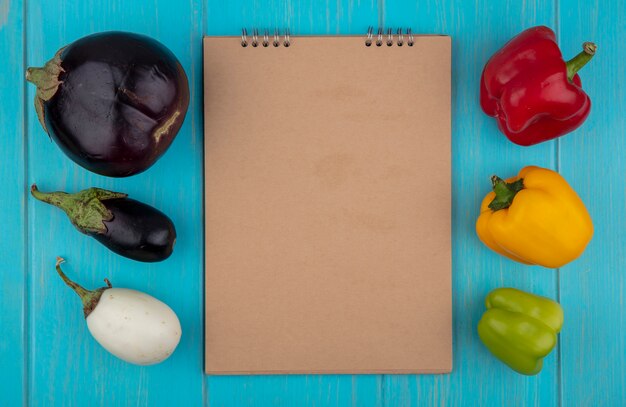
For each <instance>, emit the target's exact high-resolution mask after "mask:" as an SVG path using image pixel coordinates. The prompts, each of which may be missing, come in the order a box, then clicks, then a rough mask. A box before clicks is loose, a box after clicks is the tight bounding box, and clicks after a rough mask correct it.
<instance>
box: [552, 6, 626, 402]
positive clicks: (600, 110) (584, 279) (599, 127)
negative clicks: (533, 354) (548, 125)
mask: <svg viewBox="0 0 626 407" xmlns="http://www.w3.org/2000/svg"><path fill="white" fill-rule="evenodd" d="M559 9H560V21H559V25H558V28H559V33H560V36H559V37H560V45H561V49H562V51H563V54H564V56H566V58H569V57H570V56H573V55H575V54H577V53H578V52H580V49H581V44H582V43H583V41H594V42H596V43H597V44H598V50H599V51H598V53H597V55H596V57H595V58H594V59H593V60H592V61H591V62H590V63H589V64H588V65H587V66H585V67H584V68H583V70H582V71H581V72H580V76H581V79H582V81H583V85H584V87H585V89H586V90H587V92H588V93H589V95H590V97H591V100H592V107H591V113H590V115H589V118H588V119H587V121H586V123H585V124H584V126H582V127H581V128H580V129H579V130H577V131H575V132H574V133H572V134H571V135H569V136H567V137H564V138H562V139H561V140H560V141H559V143H560V145H559V167H560V171H561V173H562V174H563V176H564V177H565V178H566V179H567V180H568V181H570V183H571V184H572V186H574V188H575V189H576V190H577V191H578V193H579V194H580V196H581V198H582V200H583V201H584V202H585V204H586V205H587V208H588V209H589V212H590V214H591V217H592V219H593V221H594V226H595V235H594V238H593V240H592V241H591V243H590V245H589V247H588V248H587V251H586V252H585V254H584V255H583V256H582V257H581V258H580V260H578V261H576V262H574V263H571V264H570V265H567V266H566V267H564V268H563V271H562V273H561V276H560V289H561V303H562V304H563V308H564V310H565V315H566V318H567V319H566V322H565V325H564V327H563V332H562V333H561V344H562V346H561V374H562V388H561V397H562V400H563V405H565V406H575V405H594V406H619V405H625V404H626V302H625V298H624V296H625V291H626V275H625V274H624V271H625V270H626V247H625V243H626V216H625V215H626V190H625V187H624V175H625V174H626V160H625V159H624V157H622V155H623V154H624V153H625V152H626V138H625V131H626V114H625V111H626V87H625V86H624V82H623V80H622V78H624V77H626V67H625V65H624V60H626V47H625V45H624V39H625V38H626V25H625V24H624V21H626V2H625V1H623V0H617V1H610V2H608V1H592V2H590V3H586V5H585V6H584V7H582V6H580V5H579V4H578V2H576V1H572V0H563V1H561V2H560V5H559Z"/></svg>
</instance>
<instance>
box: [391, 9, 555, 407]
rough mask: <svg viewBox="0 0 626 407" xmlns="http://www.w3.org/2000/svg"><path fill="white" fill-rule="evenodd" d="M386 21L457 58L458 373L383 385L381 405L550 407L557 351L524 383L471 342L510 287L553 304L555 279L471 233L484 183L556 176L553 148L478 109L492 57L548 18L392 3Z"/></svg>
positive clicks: (529, 12) (530, 12) (539, 12)
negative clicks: (502, 128) (442, 39)
mask: <svg viewBox="0 0 626 407" xmlns="http://www.w3.org/2000/svg"><path fill="white" fill-rule="evenodd" d="M383 16H384V24H385V25H386V26H388V27H412V28H413V32H417V33H428V34H447V35H451V36H452V48H453V55H452V59H453V68H452V78H453V81H452V90H453V96H452V145H453V147H452V154H453V165H452V166H453V179H452V190H453V203H452V206H453V213H452V219H453V223H452V224H453V233H452V237H453V250H452V252H453V277H452V278H453V291H452V293H453V312H454V370H453V372H452V374H450V375H442V376H388V377H387V379H386V387H385V402H386V404H387V405H390V406H392V405H418V406H419V405H441V406H447V405H463V406H464V405H467V406H475V405H476V406H478V405H481V406H500V405H507V406H515V405H524V406H525V405H541V406H550V405H556V404H557V402H558V358H557V356H556V355H557V353H558V351H554V352H553V353H552V354H551V355H550V356H549V357H548V358H547V359H546V360H545V366H544V369H543V371H542V372H541V374H539V375H538V376H535V377H525V376H521V375H518V374H517V373H515V372H513V371H512V370H510V369H508V368H507V367H506V366H505V365H503V364H502V363H500V362H499V361H498V360H497V359H495V358H494V357H493V356H492V355H491V354H490V353H489V352H488V351H487V349H486V348H485V347H484V346H483V345H482V343H481V342H480V339H479V338H478V334H477V333H476V325H477V323H478V320H479V319H480V317H481V315H482V313H483V311H484V302H483V301H484V297H485V295H486V294H487V293H488V292H489V291H490V290H492V289H494V288H497V287H502V286H511V287H516V288H520V289H524V290H528V291H531V292H534V293H538V294H542V295H547V296H550V297H553V298H555V297H556V296H557V287H556V272H555V271H552V270H547V269H541V268H533V267H527V266H523V265H520V264H517V263H514V262H512V261H509V260H506V259H504V258H502V257H500V256H498V255H496V254H494V253H492V252H490V251H489V250H488V249H487V248H486V247H485V246H483V245H482V244H481V243H480V241H479V240H478V238H477V237H476V233H475V231H474V223H475V221H476V218H477V216H478V213H479V207H480V203H481V201H482V198H483V197H484V195H485V194H486V193H487V192H488V191H489V189H490V185H489V176H490V175H492V174H494V173H495V174H499V175H500V176H503V177H508V176H512V175H515V174H516V173H517V171H518V170H519V169H520V168H521V167H523V166H526V165H530V164H534V165H540V166H544V167H551V168H553V167H554V166H555V144H554V143H553V142H551V143H544V144H541V145H539V146H535V147H528V148H525V147H519V146H516V145H514V144H513V143H511V142H509V141H508V140H507V139H506V138H505V136H504V135H502V134H501V133H500V132H499V131H498V130H497V128H496V124H495V121H494V120H493V119H492V118H490V117H487V116H486V115H484V114H483V112H482V111H481V109H480V105H479V102H478V99H479V98H478V95H479V83H480V75H481V71H482V68H483V66H484V64H485V63H486V62H487V60H488V59H489V57H490V56H491V55H492V54H493V53H494V52H495V51H496V50H497V49H498V48H500V47H501V46H502V45H504V43H505V42H506V41H507V40H508V39H510V38H511V37H513V36H514V35H516V34H517V33H518V32H519V31H521V30H523V29H525V28H527V27H530V26H533V25H538V24H547V25H553V24H554V21H555V18H554V16H555V14H554V9H553V8H552V7H551V6H548V7H546V6H545V5H544V3H543V2H540V1H525V2H522V1H514V2H508V3H504V2H488V1H482V0H479V1H475V2H451V3H450V2H444V1H438V2H426V3H425V2H415V1H397V2H385V3H384V8H383ZM427 57H428V56H425V58H427ZM407 74H410V67H407Z"/></svg>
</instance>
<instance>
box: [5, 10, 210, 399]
mask: <svg viewBox="0 0 626 407" xmlns="http://www.w3.org/2000/svg"><path fill="white" fill-rule="evenodd" d="M27 15H28V34H27V37H28V42H29V43H28V63H29V64H30V65H41V64H43V63H44V62H45V61H46V60H48V59H49V58H51V57H52V56H53V55H54V53H55V52H56V50H57V49H59V48H60V47H62V46H64V45H66V44H68V43H70V42H72V41H74V40H76V39H78V38H80V37H82V36H84V35H87V34H91V33H94V32H99V31H106V30H126V31H134V32H138V33H143V34H147V35H150V36H152V37H154V38H156V39H157V40H159V41H161V42H162V43H164V44H165V45H166V46H168V47H169V48H170V49H171V50H172V51H173V52H174V53H175V54H176V55H177V56H178V58H179V59H180V61H181V63H182V65H183V66H184V68H185V70H186V71H187V74H188V77H189V82H190V84H191V101H190V110H189V112H188V113H187V117H186V120H185V124H184V126H183V128H182V129H181V131H180V133H179V135H178V137H177V139H176V140H175V141H174V143H173V145H172V146H171V148H170V150H169V151H168V152H167V153H166V154H165V155H164V156H163V157H162V158H161V160H160V161H159V162H158V163H157V164H156V165H155V166H154V167H152V168H151V169H150V170H148V171H147V172H145V173H143V174H140V175H137V176H134V177H131V178H127V179H111V178H105V177H101V176H98V175H95V174H91V173H89V172H87V171H86V170H84V169H82V168H81V167H79V166H78V165H76V164H74V163H73V162H71V161H70V160H69V159H68V158H67V157H65V156H64V155H63V153H62V152H61V151H60V150H59V148H58V147H57V146H56V145H55V144H54V143H52V142H50V141H49V140H48V137H47V136H46V135H45V134H44V132H43V131H42V129H41V127H40V125H39V123H38V122H37V119H36V117H35V113H34V109H33V108H32V106H31V104H30V103H29V105H28V108H29V109H28V129H29V134H28V137H29V159H30V170H29V181H30V182H37V184H38V185H39V187H40V188H41V189H42V190H67V191H77V190H80V189H83V188H87V187H91V186H99V187H103V188H107V189H112V190H119V191H123V192H127V193H129V194H130V196H131V197H133V198H136V199H139V200H141V201H143V202H146V203H148V204H151V205H154V206H155V207H157V208H160V209H161V210H163V211H164V212H165V213H166V214H168V215H169V216H170V217H171V218H172V220H173V221H174V223H175V225H176V228H177V234H178V240H177V244H176V247H175V250H174V254H173V255H172V257H170V258H169V259H168V260H166V261H164V262H161V263H156V264H146V263H139V262H134V261H132V260H128V259H125V258H122V257H120V256H117V255H115V254H113V253H112V252H110V251H109V250H107V249H106V248H104V247H103V246H102V245H100V244H99V243H97V242H96V241H95V240H93V239H91V238H89V237H86V236H84V235H81V234H80V233H78V232H77V231H76V230H74V228H73V227H72V225H71V224H70V223H69V222H68V220H67V219H66V218H65V215H64V214H63V213H62V212H60V211H59V210H58V209H55V208H53V207H51V206H48V205H44V204H42V203H40V202H34V201H33V199H29V220H30V222H29V223H30V230H29V233H30V236H31V242H32V245H31V249H30V251H29V256H30V257H29V261H30V264H31V265H32V268H31V273H30V292H29V295H30V298H31V307H30V319H31V332H30V339H29V340H30V345H31V347H30V349H31V353H30V357H31V370H30V397H31V402H32V404H33V405H51V404H53V403H54V404H55V405H63V406H70V405H105V404H108V405H133V406H136V405H140V406H143V405H146V406H147V405H200V404H202V403H203V400H204V399H203V392H204V389H203V385H204V382H203V378H202V374H201V371H202V352H203V350H202V336H203V331H202V312H203V311H202V290H201V287H202V278H203V277H202V268H201V263H202V248H203V243H202V236H203V234H202V215H201V214H202V211H201V208H202V178H201V168H202V132H201V107H202V98H201V89H200V83H201V72H202V71H201V63H200V59H201V55H200V47H201V41H200V36H201V32H202V31H201V30H202V28H201V27H202V4H201V3H200V2H199V1H196V0H189V1H183V2H178V1H177V2H171V1H167V0H158V1H155V2H151V3H143V2H120V1H107V2H75V1H60V2H57V3H55V5H54V7H52V6H50V5H49V4H47V3H46V2H45V1H41V0H32V1H29V2H28V10H27ZM20 78H21V74H20ZM16 81H17V80H16ZM20 81H21V79H20ZM34 91H35V89H34V88H33V87H30V86H29V88H28V99H29V100H30V99H31V98H32V97H33V95H34ZM57 255H61V256H63V257H65V258H66V259H67V260H68V263H67V267H66V270H67V272H68V274H69V275H70V276H71V277H73V278H75V279H76V280H78V281H79V282H81V283H83V284H84V285H85V286H86V287H97V286H101V285H102V279H103V278H104V277H109V278H110V279H111V281H112V283H113V284H114V285H115V286H117V287H129V288H135V289H138V290H141V291H145V292H147V293H150V294H152V295H154V296H155V297H157V298H159V299H162V300H163V301H164V302H166V303H167V304H169V305H170V306H171V307H172V308H173V309H174V311H175V312H176V313H177V314H178V316H179V318H180V320H181V324H182V327H183V336H182V340H181V343H180V345H179V347H178V349H177V351H176V352H175V353H174V354H173V356H172V357H171V358H170V359H168V360H167V361H165V362H164V363H162V364H160V365H156V366H150V367H138V366H134V365H130V364H127V363H125V362H122V361H121V360H119V359H116V358H115V357H113V356H111V355H110V354H108V353H107V352H106V351H104V350H103V349H102V348H101V347H100V346H99V345H98V344H97V343H96V342H95V340H94V339H93V338H92V337H91V336H90V334H89V332H88V330H87V328H86V325H85V322H84V321H83V317H82V312H81V309H80V303H79V300H78V298H77V297H76V296H75V295H74V294H73V293H72V292H71V291H70V290H69V289H68V288H67V287H65V286H64V285H63V283H62V282H61V280H59V278H58V276H56V275H55V271H54V262H55V256H57Z"/></svg>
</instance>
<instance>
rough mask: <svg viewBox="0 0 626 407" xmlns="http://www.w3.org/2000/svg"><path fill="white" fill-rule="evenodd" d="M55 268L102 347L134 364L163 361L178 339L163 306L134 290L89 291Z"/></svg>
mask: <svg viewBox="0 0 626 407" xmlns="http://www.w3.org/2000/svg"><path fill="white" fill-rule="evenodd" d="M63 261H64V260H63V259H62V258H60V257H57V264H56V269H57V272H58V273H59V275H60V276H61V278H62V279H63V281H65V283H66V284H67V285H68V286H70V287H71V288H72V289H73V290H74V291H75V292H76V294H78V295H79V296H80V298H81V300H82V302H83V312H84V314H85V319H86V321H87V327H88V328H89V332H91V334H92V335H93V337H94V338H95V339H96V341H98V343H99V344H100V345H102V347H103V348H105V349H106V350H107V351H109V352H111V353H112V354H113V355H115V356H117V357H118V358H120V359H122V360H125V361H126V362H129V363H133V364H136V365H152V364H155V363H159V362H162V361H163V360H165V359H167V358H168V357H169V356H170V355H171V354H172V353H173V352H174V349H176V346H177V345H178V342H179V341H180V336H181V332H182V331H181V327H180V322H179V320H178V317H177V316H176V314H175V313H174V311H172V309H171V308H170V307H168V306H167V304H165V303H163V302H161V301H159V300H157V299H156V298H154V297H152V296H150V295H148V294H145V293H142V292H140V291H136V290H130V289H127V288H112V287H111V283H110V282H109V280H107V279H105V280H104V281H105V282H106V283H107V287H102V288H98V289H96V290H93V291H90V290H86V289H84V288H83V287H81V286H80V285H78V284H76V283H75V282H73V281H71V280H70V279H69V278H68V277H67V276H66V275H65V273H63V271H62V270H61V266H60V264H61V263H62V262H63Z"/></svg>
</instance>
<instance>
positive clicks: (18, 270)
mask: <svg viewBox="0 0 626 407" xmlns="http://www.w3.org/2000/svg"><path fill="white" fill-rule="evenodd" d="M625 21H626V1H625V0H610V1H600V0H595V1H593V0H592V1H585V2H583V1H575V0H554V1H551V2H545V1H542V0H519V1H507V2H502V1H497V2H495V1H488V0H475V1H471V2H469V1H460V0H457V1H443V0H431V1H385V0H379V1H376V0H336V1H335V0H333V1H328V0H327V1H314V0H306V1H298V0H291V1H277V0H276V1H266V2H264V1H258V0H254V1H253V0H228V1H224V0H207V1H202V0H181V1H172V0H153V1H150V2H147V1H145V2H144V1H128V0H97V1H80V0H75V1H71V0H62V1H57V2H54V3H53V2H46V1H43V0H0V50H1V51H2V63H1V65H0V129H1V130H2V131H1V134H0V162H1V164H0V180H1V181H2V188H3V193H2V198H1V199H0V213H1V214H2V216H3V221H2V224H3V231H2V233H0V239H1V240H0V255H1V257H0V260H1V263H0V265H1V266H2V270H1V271H0V287H1V289H0V332H1V333H0V405H2V406H19V405H21V404H24V405H26V404H28V405H33V406H49V405H58V406H78V405H104V403H107V404H106V405H110V406H118V405H119V406H122V405H129V406H135V405H137V406H148V405H150V406H157V405H162V406H183V405H184V406H199V405H207V406H209V405H210V406H265V405H276V406H278V405H285V406H326V405H331V406H343V405H352V406H395V405H415V406H423V405H441V406H448V405H451V406H479V405H480V406H503V405H506V406H522V405H538V406H539V405H540V406H553V405H565V406H577V405H581V406H611V407H613V406H619V405H626V307H625V305H626V304H625V303H624V295H625V293H624V292H625V290H626V277H624V276H625V275H626V267H625V265H626V261H625V258H626V250H625V247H624V246H625V245H626V224H625V223H626V217H625V214H626V200H625V198H626V188H625V183H624V176H625V175H626V160H625V159H624V158H623V157H622V156H623V155H626V139H625V137H624V136H625V134H624V133H625V131H626V87H625V85H624V83H625V82H624V78H626V65H625V64H624V60H626V45H625V44H626V24H625ZM537 24H545V25H548V26H551V27H553V28H554V29H555V30H556V32H557V34H558V38H559V43H560V45H561V47H562V49H563V51H564V54H565V55H566V56H572V55H574V54H575V53H577V52H578V51H579V50H580V46H581V43H582V42H583V41H585V40H592V41H595V42H597V43H598V45H599V52H598V55H597V56H596V58H595V59H594V61H593V62H592V63H591V64H590V65H589V66H587V67H585V69H584V71H583V72H582V74H581V76H582V79H583V83H584V86H585V88H586V89H587V90H588V92H589V94H590V95H591V98H592V100H593V108H592V113H591V116H590V117H589V119H588V120H587V122H586V123H585V125H584V126H583V127H582V128H581V129H579V130H577V131H576V132H574V133H573V134H571V135H568V136H567V137H565V138H562V139H560V140H558V141H554V142H549V143H544V144H541V145H539V146H535V147H530V148H523V147H518V146H516V145H513V144H512V143H510V142H508V141H507V140H506V139H505V138H504V137H503V136H502V135H500V134H499V133H498V131H497V130H496V127H495V123H494V121H493V120H492V119H490V118H487V117H486V116H484V115H483V114H482V112H481V111H480V107H479V105H478V83H479V77H480V72H481V69H482V67H483V65H484V63H485V62H486V61H487V59H488V58H489V56H490V55H491V54H492V53H493V52H494V51H495V50H496V49H498V48H499V47H500V46H501V45H502V44H504V42H505V41H506V40H508V39H509V38H510V37H512V36H513V35H515V34H516V33H518V32H519V31H521V30H522V29H524V28H527V27H530V26H533V25H537ZM368 25H375V26H378V25H381V26H392V27H396V26H402V27H412V28H413V30H414V32H419V33H443V34H448V35H451V36H452V38H453V101H452V104H453V126H452V129H453V174H454V176H453V180H452V188H453V190H454V202H453V225H454V228H453V242H454V246H453V256H454V258H453V261H454V270H453V300H454V371H453V373H452V374H450V375H440V376H394V375H379V376H350V375H346V376H337V375H325V376H316V375H310V376H271V377H263V376H257V377H207V376H204V375H203V374H202V353H203V350H202V335H203V333H202V314H203V302H202V279H203V277H202V247H203V241H202V239H203V236H202V212H201V209H202V175H201V170H202V126H201V125H202V114H201V111H202V110H201V108H202V93H201V73H202V66H201V37H202V35H203V34H207V35H217V34H232V35H237V34H238V33H239V32H240V31H239V30H240V28H241V27H243V26H246V27H253V26H259V27H274V26H278V27H289V28H290V29H291V32H292V33H294V34H313V33H315V34H359V33H364V32H365V30H366V29H367V26H368ZM104 30H128V31H135V32H139V33H144V34H148V35H150V36H153V37H155V38H157V39H158V40H160V41H161V42H163V43H164V44H166V45H167V46H168V47H169V48H170V49H171V50H172V51H173V52H174V53H175V54H176V55H177V56H178V57H179V59H180V60H181V62H182V64H183V66H184V67H185V68H186V71H187V73H188V76H189V79H190V84H191V104H190V110H189V113H188V115H187V119H186V121H185V125H184V126H183V128H182V131H181V132H180V134H179V135H178V137H177V139H176V141H175V142H174V144H173V146H172V147H171V149H170V150H169V151H168V153H167V154H166V155H165V156H164V157H163V158H162V159H161V160H160V161H159V162H158V163H157V164H156V165H155V166H154V167H153V168H151V169H150V170H149V171H148V172H146V173H144V174H141V175H138V176H135V177H132V178H129V179H108V178H104V177H100V176H97V175H94V174H90V173H88V172H87V171H85V170H83V169H82V168H80V167H78V166H77V165H75V164H74V163H72V162H71V161H70V160H69V159H67V158H66V157H65V156H64V155H63V154H62V153H61V152H60V150H59V149H58V148H57V147H56V145H55V144H54V143H52V142H50V141H49V140H48V138H47V136H46V135H45V134H44V133H43V131H42V129H41V128H40V126H39V123H38V122H37V119H36V117H35V112H34V109H33V107H32V98H33V96H34V88H33V87H31V86H27V85H26V84H25V82H24V80H23V77H24V76H23V75H24V70H25V68H26V67H27V66H28V65H41V64H43V63H44V62H45V61H46V60H47V59H49V58H50V57H51V56H52V55H53V54H54V52H55V51H56V50H57V49H58V48H59V47H61V46H63V45H65V44H68V43H70V42H72V41H73V40H75V39H77V38H79V37H82V36H84V35H87V34H90V33H93V32H97V31H104ZM424 58H428V56H427V55H425V56H424ZM410 69H411V68H410V67H407V75H410ZM383 74H384V73H383V72H381V75H383ZM372 103H376V101H375V100H373V101H372ZM417 119H418V118H416V120H417ZM528 164H536V165H541V166H546V167H550V168H554V169H557V170H559V171H560V172H561V173H562V174H563V175H564V176H565V177H566V178H567V179H568V180H569V181H570V182H571V184H572V185H573V187H574V188H575V189H576V190H577V191H578V192H579V193H580V195H581V197H582V198H583V200H584V201H585V203H586V204H587V206H588V208H589V210H590V212H591V215H592V217H593V219H594V221H595V226H596V234H595V237H594V240H593V241H592V243H591V244H590V246H589V248H588V249H587V251H586V253H585V254H584V255H583V256H582V258H580V259H579V260H578V261H576V262H574V263H572V264H570V265H568V266H566V267H564V268H562V269H560V270H548V269H542V268H538V267H534V268H533V267H525V266H521V265H518V264H515V263H513V262H510V261H508V260H505V259H503V258H501V257H498V256H497V255H495V254H493V253H491V252H489V251H488V250H487V249H485V248H484V247H483V246H482V245H481V244H480V242H479V241H478V239H477V238H476V236H475V234H474V230H473V224H474V221H475V218H476V216H477V213H478V207H479V203H480V200H481V199H482V197H483V195H484V194H485V193H486V192H487V191H488V189H489V176H490V175H491V174H492V173H498V174H500V175H502V176H510V175H513V174H515V173H516V172H517V170H518V169H519V168H521V167H522V166H524V165H528ZM33 182H37V183H38V185H39V186H40V188H41V189H42V190H57V189H63V190H68V191H77V190H79V189H83V188H86V187H90V186H99V187H104V188H109V189H114V190H120V191H124V192H128V193H129V194H130V195H131V196H132V197H134V198H137V199H140V200H142V201H145V202H147V203H150V204H153V205H154V206H156V207H158V208H161V209H162V210H164V211H165V212H166V213H168V214H169V215H170V216H171V217H172V219H173V220H174V222H175V224H176V227H177V230H178V234H179V239H178V243H177V246H176V250H175V252H174V254H173V256H172V257H171V258H170V259H168V260H167V261H165V262H163V263H160V264H150V265H147V264H140V263H135V262H133V261H130V260H126V259H124V258H120V257H118V256H116V255H114V254H112V253H111V252H109V251H108V250H106V249H105V248H104V247H103V246H101V245H99V244H98V243H97V242H95V241H94V240H93V239H90V238H87V237H85V236H83V235H80V234H79V233H77V232H76V231H74V230H73V227H72V226H71V225H70V224H69V222H68V221H67V219H66V218H65V217H64V215H63V214H62V213H61V212H60V211H58V210H56V209H54V208H52V207H49V206H46V205H43V204H41V203H39V202H34V201H33V199H30V197H29V195H28V192H27V189H28V185H30V184H31V183H33ZM57 255H62V256H64V257H66V258H67V260H68V263H67V267H66V269H67V272H68V273H69V274H70V276H71V277H74V278H76V279H78V280H79V281H80V282H82V283H84V284H85V285H86V286H88V287H95V286H100V285H101V284H102V279H103V278H104V277H109V278H110V279H111V281H112V282H113V284H114V285H116V286H118V287H132V288H137V289H140V290H144V291H146V292H149V293H151V294H153V295H155V296H156V297H158V298H160V299H162V300H164V301H165V302H167V303H168V304H170V305H171V306H172V308H173V309H174V310H175V311H176V313H177V314H178V315H179V317H180V319H181V323H182V326H183V338H182V341H181V343H180V345H179V348H178V350H177V351H176V353H175V354H174V355H173V356H172V357H171V358H170V359H169V360H167V361H166V362H164V363H163V364H161V365H157V366H153V367H136V366H132V365H128V364H125V363H123V362H121V361H119V360H117V359H115V358H114V357H112V356H111V355H109V354H108V353H106V352H105V351H103V350H102V349H101V348H100V347H99V345H97V343H96V342H95V341H94V340H93V339H92V338H91V336H90V335H89V333H88V331H87V329H86V325H85V323H84V321H83V317H82V313H81V310H80V306H79V301H78V298H77V297H74V295H73V294H72V293H71V291H69V289H67V288H66V287H65V286H64V285H63V284H62V282H61V281H60V280H59V279H58V277H57V276H56V274H55V272H54V260H55V256H57ZM500 286H513V287H518V288H521V289H526V290H530V291H532V292H535V293H539V294H543V295H547V296H549V297H552V298H555V299H558V300H559V301H560V302H561V303H562V305H563V307H564V309H565V315H566V319H565V326H564V328H563V332H562V334H561V335H560V341H559V345H558V347H557V348H556V349H555V350H554V352H553V353H552V354H551V355H550V356H549V357H548V358H547V359H546V361H545V367H544V370H543V371H542V372H541V374H539V375H538V376H536V377H524V376H520V375H517V374H515V373H513V372H512V371H510V370H508V369H507V368H506V367H504V366H503V365H502V364H500V363H499V362H498V361H496V360H495V359H494V358H493V357H491V356H490V354H489V353H488V352H487V351H486V350H485V348H484V347H483V346H482V345H481V344H480V342H479V339H478V336H477V334H476V323H477V322H478V319H479V317H480V315H481V313H482V311H483V302H482V301H483V298H484V296H485V294H486V293H487V292H488V291H489V290H491V289H493V288H495V287H500Z"/></svg>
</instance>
